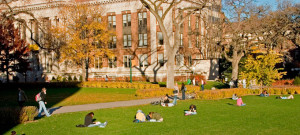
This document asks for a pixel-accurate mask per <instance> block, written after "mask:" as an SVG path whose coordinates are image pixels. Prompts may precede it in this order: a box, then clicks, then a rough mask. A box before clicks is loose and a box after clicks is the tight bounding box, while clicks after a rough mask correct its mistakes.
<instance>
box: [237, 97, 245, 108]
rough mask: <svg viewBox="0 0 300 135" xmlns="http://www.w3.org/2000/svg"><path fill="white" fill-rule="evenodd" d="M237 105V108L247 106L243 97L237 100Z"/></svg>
mask: <svg viewBox="0 0 300 135" xmlns="http://www.w3.org/2000/svg"><path fill="white" fill-rule="evenodd" d="M236 105H237V106H245V105H246V104H245V103H244V102H243V100H242V97H239V98H238V99H237V100H236Z"/></svg>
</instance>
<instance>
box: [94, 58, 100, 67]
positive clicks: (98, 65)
mask: <svg viewBox="0 0 300 135" xmlns="http://www.w3.org/2000/svg"><path fill="white" fill-rule="evenodd" d="M94 68H95V69H101V68H102V57H95V59H94Z"/></svg>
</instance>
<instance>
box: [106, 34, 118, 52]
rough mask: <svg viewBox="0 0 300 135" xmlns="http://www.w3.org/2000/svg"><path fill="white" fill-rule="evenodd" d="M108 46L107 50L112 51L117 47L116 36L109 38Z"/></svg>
mask: <svg viewBox="0 0 300 135" xmlns="http://www.w3.org/2000/svg"><path fill="white" fill-rule="evenodd" d="M110 41H111V42H110V44H109V45H108V48H109V49H114V48H116V47H117V37H116V36H111V37H110Z"/></svg>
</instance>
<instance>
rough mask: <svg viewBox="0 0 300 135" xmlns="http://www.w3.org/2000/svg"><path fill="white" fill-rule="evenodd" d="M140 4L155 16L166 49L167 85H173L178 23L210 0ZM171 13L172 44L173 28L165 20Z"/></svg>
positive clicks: (146, 1)
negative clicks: (172, 38) (172, 40)
mask: <svg viewBox="0 0 300 135" xmlns="http://www.w3.org/2000/svg"><path fill="white" fill-rule="evenodd" d="M140 1H141V2H142V4H143V5H144V6H145V7H146V8H147V9H148V10H149V11H150V12H151V13H152V14H153V15H154V16H155V18H156V20H157V22H158V25H159V26H160V29H161V32H162V35H163V38H164V42H165V43H164V44H165V49H166V50H167V54H166V59H167V87H168V88H173V87H174V70H175V68H174V66H175V55H176V53H177V51H178V48H179V45H180V25H181V24H182V23H183V22H184V20H185V19H186V18H187V17H189V16H190V15H191V14H193V13H195V12H197V11H201V10H203V9H204V8H205V7H207V6H209V5H210V4H211V3H212V0H169V1H161V0H140ZM162 6H165V7H167V8H166V9H165V10H164V11H163V14H162V15H161V16H160V15H159V9H160V7H162ZM172 11H173V12H174V13H173V15H174V16H173V17H172V24H173V25H174V27H175V32H174V39H175V42H174V44H171V41H170V40H171V37H172V36H173V30H172V29H170V28H169V29H168V27H167V26H170V24H169V23H170V22H167V21H166V20H165V18H166V16H167V15H170V14H171V13H172Z"/></svg>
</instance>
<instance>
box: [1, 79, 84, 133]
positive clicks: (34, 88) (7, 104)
mask: <svg viewBox="0 0 300 135" xmlns="http://www.w3.org/2000/svg"><path fill="white" fill-rule="evenodd" d="M78 83H79V82H70V83H69V82H64V83H46V82H39V83H10V84H0V88H1V90H0V119H1V120H0V134H4V133H6V132H8V131H9V130H11V129H12V128H14V127H15V126H18V125H19V124H20V122H19V121H20V117H19V116H20V114H21V112H20V111H15V110H16V108H17V107H18V102H17V100H18V88H21V89H22V90H24V92H25V93H26V95H27V97H28V101H27V102H25V104H24V106H36V107H37V108H38V107H39V104H38V103H37V102H36V101H35V95H36V94H38V93H39V92H40V91H41V89H42V88H43V87H45V88H46V89H47V96H46V101H47V104H46V107H47V108H48V111H49V113H50V114H52V113H53V112H54V111H56V110H57V109H59V108H61V106H59V107H54V108H51V107H53V106H54V105H56V104H58V103H60V102H61V101H63V100H64V99H66V98H68V97H70V96H72V95H73V94H75V93H77V92H78V91H79V90H80V88H79V87H77V84H78ZM49 108H50V109H49ZM41 118H43V117H41ZM41 118H35V120H38V119H41ZM16 132H17V133H18V131H16Z"/></svg>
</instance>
